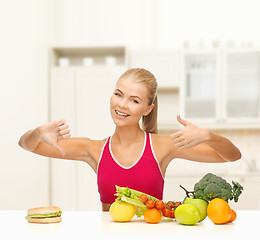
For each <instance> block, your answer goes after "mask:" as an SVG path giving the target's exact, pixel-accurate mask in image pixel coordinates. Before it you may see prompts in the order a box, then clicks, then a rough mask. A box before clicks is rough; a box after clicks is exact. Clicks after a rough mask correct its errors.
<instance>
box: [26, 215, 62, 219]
mask: <svg viewBox="0 0 260 240" xmlns="http://www.w3.org/2000/svg"><path fill="white" fill-rule="evenodd" d="M60 216H61V215H57V216H51V217H31V218H36V219H43V218H55V217H60Z"/></svg>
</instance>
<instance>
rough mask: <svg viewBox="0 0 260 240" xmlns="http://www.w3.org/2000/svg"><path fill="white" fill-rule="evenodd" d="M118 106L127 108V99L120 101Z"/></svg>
mask: <svg viewBox="0 0 260 240" xmlns="http://www.w3.org/2000/svg"><path fill="white" fill-rule="evenodd" d="M118 106H119V107H120V108H127V99H122V100H121V101H120V102H119V103H118Z"/></svg>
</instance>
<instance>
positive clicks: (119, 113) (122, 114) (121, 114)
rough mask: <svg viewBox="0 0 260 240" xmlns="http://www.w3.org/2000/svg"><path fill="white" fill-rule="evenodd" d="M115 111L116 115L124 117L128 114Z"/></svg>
mask: <svg viewBox="0 0 260 240" xmlns="http://www.w3.org/2000/svg"><path fill="white" fill-rule="evenodd" d="M116 113H117V114H118V115H120V116H124V117H127V116H129V115H128V114H124V113H121V112H118V111H116Z"/></svg>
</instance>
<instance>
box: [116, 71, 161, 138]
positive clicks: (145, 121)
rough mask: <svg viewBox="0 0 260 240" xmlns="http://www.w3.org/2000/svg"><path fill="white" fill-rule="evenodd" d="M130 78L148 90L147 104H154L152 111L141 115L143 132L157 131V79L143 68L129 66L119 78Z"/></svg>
mask: <svg viewBox="0 0 260 240" xmlns="http://www.w3.org/2000/svg"><path fill="white" fill-rule="evenodd" d="M129 77H130V78H132V79H133V80H135V81H136V82H138V83H143V84H144V85H145V86H146V87H147V89H148V91H149V96H148V100H149V102H148V105H149V106H150V105H152V104H154V107H153V109H152V111H151V112H150V113H149V114H148V115H147V116H143V117H142V128H143V130H144V131H145V132H149V133H155V134H156V133H157V132H158V130H157V111H158V99H157V81H156V78H155V76H154V75H153V74H152V73H151V72H149V71H148V70H146V69H144V68H131V69H129V70H127V71H126V72H125V73H123V74H122V75H121V76H120V78H119V79H121V78H129Z"/></svg>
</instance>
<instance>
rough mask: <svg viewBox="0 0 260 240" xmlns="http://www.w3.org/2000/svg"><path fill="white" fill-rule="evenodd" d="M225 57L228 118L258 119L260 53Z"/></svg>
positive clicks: (234, 54)
mask: <svg viewBox="0 0 260 240" xmlns="http://www.w3.org/2000/svg"><path fill="white" fill-rule="evenodd" d="M225 57H226V59H225V60H226V71H225V84H226V85H225V86H226V94H225V95H226V96H225V99H226V101H225V114H226V118H228V119H230V118H238V119H242V118H244V119H245V118H250V119H253V118H255V119H256V118H258V117H259V53H258V52H256V51H255V52H254V51H252V52H228V53H226V55H225Z"/></svg>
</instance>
